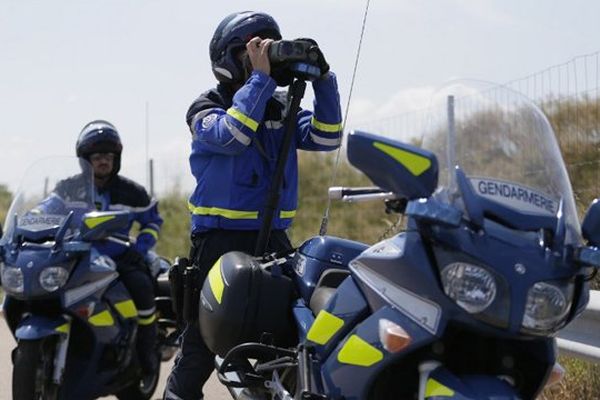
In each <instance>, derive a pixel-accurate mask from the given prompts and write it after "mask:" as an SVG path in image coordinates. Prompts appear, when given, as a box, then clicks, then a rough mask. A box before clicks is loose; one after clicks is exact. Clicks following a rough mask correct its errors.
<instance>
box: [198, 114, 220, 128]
mask: <svg viewBox="0 0 600 400" xmlns="http://www.w3.org/2000/svg"><path fill="white" fill-rule="evenodd" d="M218 117H219V115H218V114H217V113H213V114H209V115H207V116H206V117H204V118H202V129H209V128H210V127H212V126H213V125H214V124H215V123H216V122H217V118H218Z"/></svg>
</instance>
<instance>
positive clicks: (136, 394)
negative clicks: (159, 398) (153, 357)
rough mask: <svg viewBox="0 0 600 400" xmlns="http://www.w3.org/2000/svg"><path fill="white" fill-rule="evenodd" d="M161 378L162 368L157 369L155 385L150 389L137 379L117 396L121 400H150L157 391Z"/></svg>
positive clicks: (150, 386)
mask: <svg viewBox="0 0 600 400" xmlns="http://www.w3.org/2000/svg"><path fill="white" fill-rule="evenodd" d="M159 377H160V368H157V369H156V373H155V376H154V380H153V383H152V384H151V385H149V386H148V387H145V388H143V387H142V380H141V379H137V380H135V381H134V382H133V383H132V384H131V385H129V386H127V387H126V388H125V389H123V390H121V391H120V392H119V393H117V394H116V396H117V398H118V399H119V400H149V399H151V398H152V395H153V394H154V392H155V391H156V386H157V385H158V378H159Z"/></svg>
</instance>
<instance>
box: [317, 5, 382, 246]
mask: <svg viewBox="0 0 600 400" xmlns="http://www.w3.org/2000/svg"><path fill="white" fill-rule="evenodd" d="M370 3H371V0H367V3H366V6H365V13H364V15H363V21H362V28H361V31H360V39H359V40H358V47H357V49H356V59H355V60H354V69H353V71H352V80H351V81H350V91H349V92H348V102H347V104H346V113H345V114H344V121H343V122H342V139H343V137H344V131H345V129H346V122H347V121H348V111H349V110H350V99H351V98H352V89H353V88H354V81H355V80H356V71H357V70H358V60H359V59H360V50H361V47H362V42H363V37H364V35H365V28H366V26H367V15H368V14H369V5H370ZM341 150H342V146H341V145H340V147H338V149H337V152H336V156H335V165H334V166H333V174H332V175H331V182H330V184H329V187H331V186H333V185H334V184H335V179H336V177H337V171H338V167H339V164H340V153H341ZM330 208H331V198H330V197H329V196H327V207H326V208H325V212H324V213H323V219H322V220H321V228H320V229H319V236H324V235H325V234H326V233H327V225H328V224H329V209H330Z"/></svg>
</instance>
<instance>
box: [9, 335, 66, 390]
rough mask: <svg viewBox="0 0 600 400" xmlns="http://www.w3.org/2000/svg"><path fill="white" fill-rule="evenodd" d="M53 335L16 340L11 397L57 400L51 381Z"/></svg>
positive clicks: (54, 346)
mask: <svg viewBox="0 0 600 400" xmlns="http://www.w3.org/2000/svg"><path fill="white" fill-rule="evenodd" d="M55 349H56V338H54V337H49V338H44V339H39V340H19V342H18V344H17V348H16V349H15V353H14V366H13V379H12V393H13V400H42V399H43V400H56V399H57V398H58V386H57V385H56V384H54V382H52V372H53V370H54V366H53V364H54V354H55Z"/></svg>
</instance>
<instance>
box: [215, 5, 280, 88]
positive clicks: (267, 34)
mask: <svg viewBox="0 0 600 400" xmlns="http://www.w3.org/2000/svg"><path fill="white" fill-rule="evenodd" d="M254 36H260V37H261V38H263V39H266V38H270V39H275V40H279V39H281V33H280V32H279V26H278V25H277V22H275V20H274V19H273V17H271V16H270V15H268V14H265V13H262V12H254V11H242V12H238V13H234V14H231V15H228V16H227V17H225V19H224V20H223V21H221V23H220V24H219V26H218V27H217V29H216V30H215V33H214V35H213V37H212V40H211V41H210V48H209V51H210V61H211V64H212V70H213V73H214V74H215V77H216V78H217V80H218V81H219V82H223V83H235V82H241V81H243V79H244V77H245V74H244V68H243V66H242V64H241V63H240V62H239V60H238V59H237V58H236V55H237V52H238V51H239V50H240V49H242V48H243V47H244V46H245V45H246V43H247V42H248V41H249V40H250V39H252V37H254Z"/></svg>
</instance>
